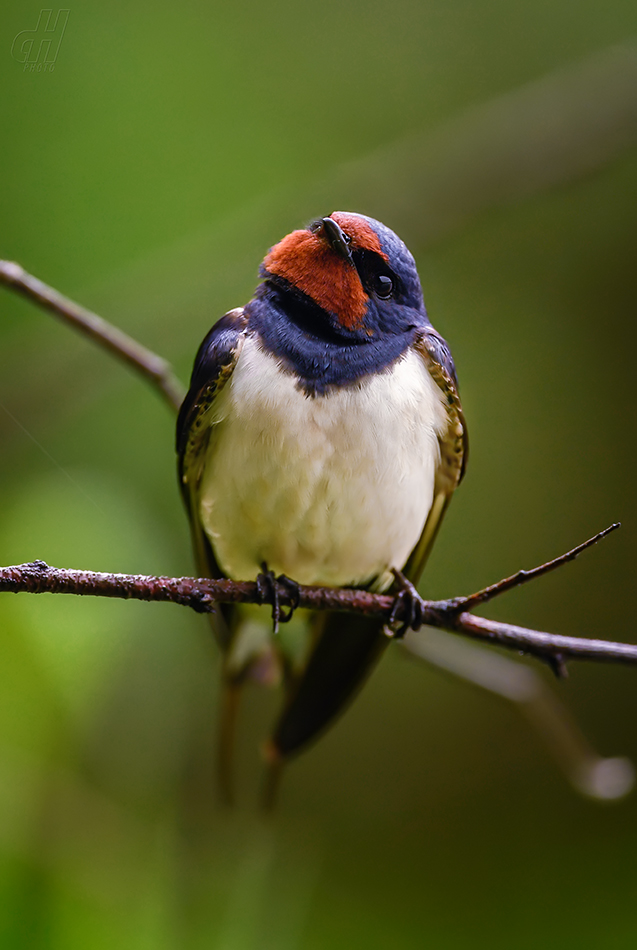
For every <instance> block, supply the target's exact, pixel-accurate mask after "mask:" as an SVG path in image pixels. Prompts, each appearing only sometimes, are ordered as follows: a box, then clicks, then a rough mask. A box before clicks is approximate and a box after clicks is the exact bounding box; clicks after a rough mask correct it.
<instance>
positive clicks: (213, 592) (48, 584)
mask: <svg viewBox="0 0 637 950" xmlns="http://www.w3.org/2000/svg"><path fill="white" fill-rule="evenodd" d="M3 590H5V591H13V592H14V593H18V592H20V591H28V592H30V593H35V594H39V593H47V592H48V593H57V594H80V595H86V594H89V595H92V596H96V597H118V598H124V599H134V600H146V601H151V600H152V601H163V602H170V603H175V604H181V605H182V606H186V607H190V608H191V609H192V610H196V611H197V612H199V613H209V612H211V611H214V609H215V604H216V603H243V604H261V603H263V592H262V591H261V590H259V587H258V586H257V584H256V583H253V582H251V581H229V580H211V579H209V578H194V577H153V576H147V575H141V574H100V573H94V572H92V571H71V570H59V569H56V568H53V567H49V566H48V565H47V564H45V563H44V562H43V561H33V562H31V563H29V564H19V565H16V566H13V567H5V568H2V569H0V591H3ZM278 597H279V602H280V604H282V605H285V606H290V605H291V603H292V600H293V595H292V594H291V592H290V590H289V588H287V587H286V586H285V585H283V584H280V585H279V589H278ZM394 603H395V598H394V597H392V596H390V595H387V594H371V593H369V592H368V591H362V590H351V589H347V588H346V589H340V588H331V587H301V586H300V587H299V601H298V605H299V606H300V607H304V608H308V609H310V610H332V611H338V612H343V613H357V614H363V615H365V616H367V617H374V618H377V619H378V620H384V621H387V620H388V619H389V617H390V615H391V613H392V608H393V607H394ZM403 613H404V610H403V608H402V605H400V606H399V608H398V609H397V610H396V611H395V614H394V619H396V620H397V621H401V620H403V619H406V618H403V616H402V614H403ZM423 620H424V623H425V624H427V625H429V626H432V627H439V628H441V629H443V630H450V631H452V632H453V633H460V634H464V635H466V636H469V637H472V638H473V639H477V640H484V641H487V642H489V643H495V644H497V645H499V646H502V647H506V648H507V649H510V650H517V651H518V652H522V653H528V654H531V655H532V656H535V657H537V658H538V659H540V660H543V661H544V662H546V663H549V664H550V665H551V666H553V667H555V665H556V664H563V663H564V662H565V661H566V660H575V659H577V660H596V661H602V660H603V661H607V662H615V663H628V664H632V663H637V645H633V644H628V643H613V642H610V641H606V640H587V639H585V638H582V637H564V636H557V635H554V634H550V633H544V632H542V631H539V630H529V629H527V628H526V627H518V626H515V625H513V624H507V623H501V622H499V621H496V620H487V619H486V618H484V617H475V616H474V615H473V614H470V613H468V612H466V611H463V612H462V613H460V614H458V610H457V600H425V601H423Z"/></svg>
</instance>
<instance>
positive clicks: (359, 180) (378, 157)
mask: <svg viewBox="0 0 637 950" xmlns="http://www.w3.org/2000/svg"><path fill="white" fill-rule="evenodd" d="M636 143H637V45H635V44H634V43H625V44H622V45H617V46H612V47H610V48H608V49H605V50H602V51H600V52H598V53H595V54H594V55H592V56H590V57H588V58H587V59H585V60H584V61H582V62H578V63H574V64H572V65H569V66H568V67H566V68H563V69H560V70H557V71H555V72H551V73H548V74H547V75H545V76H542V77H541V78H539V79H536V80H534V81H532V82H529V83H527V84H526V85H524V86H521V87H519V88H517V89H513V90H511V91H508V92H506V93H504V94H503V95H500V96H496V97H494V98H493V99H490V100H488V101H486V102H483V103H480V104H479V105H477V106H474V107H473V108H471V109H468V110H467V111H466V112H464V113H462V114H460V115H458V116H455V117H453V118H451V119H449V120H447V121H446V122H444V123H443V124H441V125H440V126H439V127H438V128H436V129H433V130H432V131H427V132H422V133H417V134H415V135H412V136H409V137H407V138H404V139H401V140H399V141H396V142H393V143H392V144H391V145H389V146H386V147H385V148H383V149H381V150H379V151H377V152H376V153H374V154H372V155H369V156H366V157H364V158H362V159H360V160H358V161H354V162H349V163H347V164H345V165H342V166H341V167H340V168H339V169H335V170H334V172H333V173H332V174H331V175H330V176H329V177H326V179H325V182H324V183H322V185H321V186H320V188H319V189H317V192H318V194H317V197H318V196H319V195H320V196H324V197H322V200H323V201H325V200H327V203H328V204H329V205H332V204H333V203H334V201H335V200H336V203H337V204H338V203H339V202H340V201H341V200H344V201H346V202H347V203H348V207H356V208H357V210H364V209H367V210H368V211H369V213H371V214H373V216H374V217H378V218H380V219H381V220H383V221H384V220H387V221H388V222H389V223H390V224H391V225H392V227H394V229H395V230H398V231H399V232H400V233H401V234H402V233H404V236H405V237H406V239H407V243H408V244H409V245H410V246H411V243H412V242H413V243H414V244H415V243H417V242H419V243H420V245H421V246H423V245H431V244H433V243H435V242H436V241H438V240H440V239H441V238H444V237H446V236H447V234H449V233H450V232H452V231H455V230H457V229H458V228H461V227H462V226H463V225H465V224H466V222H467V221H469V220H470V219H471V218H473V217H475V216H477V215H478V214H479V213H481V212H483V211H485V210H487V209H488V208H491V207H495V206H500V205H506V204H511V203H515V202H518V201H521V200H523V199H524V198H528V197H530V196H532V195H536V194H541V193H544V192H546V191H549V190H551V189H552V188H555V187H557V186H560V185H563V184H565V183H567V182H571V181H575V180H577V179H579V178H582V177H585V176H587V175H590V174H591V173H593V172H595V171H596V170H598V169H600V168H603V167H605V166H606V165H608V164H609V163H611V162H613V161H615V160H617V159H618V158H620V157H621V156H622V155H623V154H625V153H626V152H627V151H628V150H629V149H631V148H633V147H634V145H635V144H636ZM341 196H342V198H341Z"/></svg>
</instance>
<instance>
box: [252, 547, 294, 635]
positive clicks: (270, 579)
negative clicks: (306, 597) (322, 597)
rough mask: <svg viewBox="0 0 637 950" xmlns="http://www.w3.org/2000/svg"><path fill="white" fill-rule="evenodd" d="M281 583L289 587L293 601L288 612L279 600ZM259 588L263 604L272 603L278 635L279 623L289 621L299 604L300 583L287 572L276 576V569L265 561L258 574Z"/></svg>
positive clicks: (275, 629)
mask: <svg viewBox="0 0 637 950" xmlns="http://www.w3.org/2000/svg"><path fill="white" fill-rule="evenodd" d="M279 584H281V585H282V586H283V587H285V588H287V590H288V591H289V594H290V600H291V601H292V603H291V604H290V608H289V610H288V612H287V613H286V612H285V611H284V610H283V608H282V607H281V603H280V600H279V586H278V585H279ZM257 590H258V591H259V597H260V598H261V603H262V604H272V623H273V625H274V634H275V636H276V634H277V633H278V632H279V624H280V623H289V622H290V620H291V619H292V615H293V614H294V611H295V610H296V608H297V607H298V606H299V597H300V595H299V585H298V584H297V583H296V581H293V580H292V579H291V578H289V577H286V575H285V574H279V576H278V577H275V576H274V571H271V570H270V569H269V568H268V565H267V564H266V562H265V561H264V562H263V563H262V565H261V573H260V574H258V575H257Z"/></svg>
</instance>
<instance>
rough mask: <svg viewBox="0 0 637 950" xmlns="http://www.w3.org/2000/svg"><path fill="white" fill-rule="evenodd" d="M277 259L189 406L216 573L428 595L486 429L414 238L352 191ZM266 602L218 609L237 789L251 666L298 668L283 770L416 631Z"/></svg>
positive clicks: (187, 451)
mask: <svg viewBox="0 0 637 950" xmlns="http://www.w3.org/2000/svg"><path fill="white" fill-rule="evenodd" d="M259 277H260V282H259V284H258V286H257V288H256V291H255V293H254V296H253V297H252V299H251V300H250V302H249V303H247V304H246V305H245V306H244V307H240V308H237V309H234V310H231V311H230V312H229V313H227V314H226V315H225V316H223V317H222V318H221V319H220V320H218V322H216V323H215V324H214V325H213V327H212V329H211V330H210V331H209V333H208V334H207V336H206V337H205V338H204V340H203V342H202V343H201V346H200V347H199V350H198V352H197V356H196V358H195V362H194V368H193V372H192V378H191V382H190V388H189V390H188V393H187V395H186V397H185V399H184V402H183V405H182V407H181V410H180V413H179V418H178V423H177V454H178V472H179V483H180V488H181V492H182V495H183V498H184V502H185V506H186V511H187V514H188V517H189V520H190V526H191V534H192V541H193V548H194V554H195V560H196V565H197V569H198V571H199V573H200V576H207V577H214V578H220V577H226V578H231V579H233V580H237V581H238V580H255V578H257V579H258V582H259V583H260V584H261V585H263V584H265V585H266V586H267V584H268V582H269V583H270V585H271V586H272V585H274V586H275V585H276V582H275V581H274V578H275V577H277V575H278V577H279V580H280V581H282V582H284V583H286V584H288V585H289V586H290V588H291V590H294V587H295V585H299V584H301V585H321V586H332V587H352V588H362V589H366V590H370V591H375V592H383V591H390V589H393V590H397V591H398V593H397V595H396V596H397V597H401V596H403V595H404V594H405V593H409V596H410V597H412V598H416V601H417V599H418V594H417V593H416V590H415V586H414V585H416V584H417V583H418V581H419V579H420V576H421V574H422V571H423V568H424V565H425V562H426V560H427V557H428V555H429V552H430V550H431V547H432V544H433V542H434V540H435V537H436V534H437V531H438V528H439V526H440V523H441V520H442V518H443V515H444V513H445V510H446V508H447V506H448V504H449V501H450V498H451V496H452V494H453V492H454V490H455V489H456V487H457V486H458V484H459V483H460V481H461V479H462V477H463V475H464V471H465V466H466V460H467V446H468V442H467V430H466V424H465V421H464V416H463V412H462V406H461V403H460V397H459V393H458V382H457V378H456V371H455V366H454V362H453V358H452V356H451V353H450V350H449V347H448V345H447V343H446V342H445V340H444V339H443V337H442V336H441V335H440V334H439V333H438V332H437V331H436V330H435V329H434V328H433V326H432V324H431V322H430V320H429V317H428V315H427V311H426V309H425V304H424V300H423V293H422V289H421V284H420V279H419V276H418V271H417V269H416V263H415V261H414V258H413V256H412V254H411V253H410V252H409V250H408V249H407V247H406V245H405V244H404V243H403V241H402V240H401V239H400V238H399V237H398V236H397V235H396V234H395V233H394V232H393V231H392V230H391V229H390V228H388V227H386V226H385V225H384V224H382V223H381V222H380V221H377V220H375V219H374V218H371V217H368V216H366V215H364V214H359V213H355V212H342V211H337V212H333V213H331V214H330V215H328V216H326V217H322V218H317V219H315V220H313V221H311V222H310V224H308V226H307V227H304V228H300V229H298V230H294V231H292V232H291V233H290V234H288V235H287V236H286V237H284V238H283V239H282V240H281V241H280V242H279V243H278V244H275V245H274V246H272V247H271V248H270V250H269V251H268V253H267V254H266V256H265V258H264V260H263V263H262V264H261V267H260V271H259ZM264 596H265V595H264ZM263 610H264V608H263V607H258V606H257V607H244V606H237V605H219V606H218V608H217V610H216V612H215V613H214V614H212V615H211V621H212V624H213V629H214V632H215V635H216V638H217V640H218V642H219V644H220V646H221V650H222V655H223V663H222V680H223V691H222V695H223V701H222V711H221V714H220V726H219V729H220V735H219V743H218V771H219V782H220V787H221V790H222V794H223V797H225V798H226V799H228V800H230V799H231V798H232V796H233V786H232V777H231V772H232V746H233V735H234V722H235V719H236V711H237V704H238V697H239V694H240V690H241V687H242V685H243V684H244V683H245V682H246V681H247V680H248V679H255V680H259V681H261V682H266V683H270V684H272V683H282V684H283V688H284V699H283V704H282V709H281V712H280V714H279V716H278V719H277V721H276V722H275V724H274V726H273V729H272V731H271V734H270V737H269V739H267V741H266V743H265V745H264V755H265V759H266V762H267V763H268V766H269V769H270V774H271V776H278V775H279V774H280V771H281V768H282V766H283V765H284V764H285V763H287V762H288V760H289V759H290V758H292V757H293V756H295V755H297V754H298V753H299V752H301V751H303V750H304V749H305V748H306V747H307V746H309V745H310V744H311V743H312V742H313V741H315V740H316V739H317V738H318V737H319V736H320V735H321V734H322V733H323V732H324V731H325V730H326V729H327V728H328V726H330V725H331V724H332V723H333V721H334V720H335V719H336V717H337V716H338V715H339V714H340V713H341V712H342V711H343V709H344V707H345V706H346V705H347V704H348V702H349V701H350V700H351V699H352V698H353V696H354V695H355V694H356V693H357V691H358V689H359V688H360V687H361V686H362V684H363V682H364V681H365V679H366V678H367V676H368V674H369V673H370V672H371V670H372V669H373V667H374V666H375V664H376V662H377V661H378V660H379V658H380V657H381V655H382V654H383V652H384V650H385V648H386V646H387V644H388V643H389V642H391V639H392V636H393V635H394V634H396V633H397V632H400V631H398V627H397V624H392V625H388V624H383V623H382V622H380V621H378V620H371V619H368V618H365V617H362V616H357V615H345V614H342V613H341V614H339V613H328V612H325V611H317V612H315V613H314V614H309V613H307V612H306V613H305V614H302V612H301V611H297V614H296V615H295V616H294V618H293V619H292V622H291V623H290V625H289V628H288V627H286V630H288V633H287V634H286V636H285V637H284V636H283V633H282V632H281V633H279V634H278V635H273V632H272V628H271V626H270V627H267V626H264V624H263V622H262V621H260V620H259V617H258V615H259V614H262V613H263ZM291 613H293V611H289V612H288V614H283V613H279V616H278V618H277V617H275V626H276V620H277V619H278V620H281V621H286V620H287V621H289V620H290V619H291V618H290V614H291ZM268 620H269V618H268ZM415 622H416V621H414V623H415ZM282 629H283V628H281V631H282ZM292 630H294V635H292V633H291V631H292ZM275 784H276V781H275V779H274V778H271V779H270V785H271V787H272V788H273V787H274V786H275Z"/></svg>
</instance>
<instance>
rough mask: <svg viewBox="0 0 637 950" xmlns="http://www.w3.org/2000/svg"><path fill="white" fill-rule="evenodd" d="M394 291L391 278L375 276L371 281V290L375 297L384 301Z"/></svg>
mask: <svg viewBox="0 0 637 950" xmlns="http://www.w3.org/2000/svg"><path fill="white" fill-rule="evenodd" d="M393 289H394V284H393V281H392V279H391V277H388V276H387V275H386V274H377V275H376V277H374V280H373V290H374V293H375V294H376V296H377V297H381V298H382V299H386V298H387V297H391V293H392V290H393Z"/></svg>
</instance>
